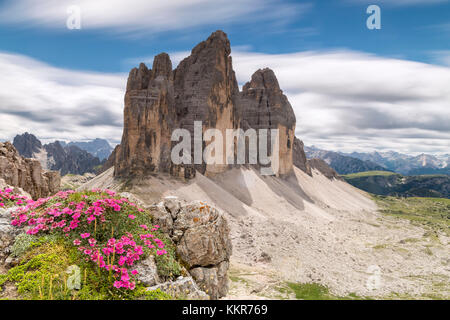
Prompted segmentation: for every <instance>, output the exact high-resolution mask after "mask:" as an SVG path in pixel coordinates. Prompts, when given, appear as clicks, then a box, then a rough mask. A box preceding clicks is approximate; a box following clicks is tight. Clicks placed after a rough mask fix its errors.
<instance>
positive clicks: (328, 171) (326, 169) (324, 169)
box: [308, 159, 342, 180]
mask: <svg viewBox="0 0 450 320" xmlns="http://www.w3.org/2000/svg"><path fill="white" fill-rule="evenodd" d="M308 163H309V165H310V167H311V168H312V169H316V170H318V171H319V172H320V173H322V174H323V175H324V176H325V177H327V178H328V179H338V180H342V178H341V176H340V175H339V174H338V173H337V172H336V171H335V170H334V169H333V168H331V167H330V166H329V165H328V164H327V163H326V162H325V161H323V160H322V159H310V160H308Z"/></svg>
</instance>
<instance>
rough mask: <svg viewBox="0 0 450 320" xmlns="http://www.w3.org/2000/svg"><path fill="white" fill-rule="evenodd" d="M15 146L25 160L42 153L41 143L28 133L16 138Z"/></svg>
mask: <svg viewBox="0 0 450 320" xmlns="http://www.w3.org/2000/svg"><path fill="white" fill-rule="evenodd" d="M13 145H14V147H15V148H16V149H17V151H18V152H19V154H20V155H21V156H23V157H25V158H33V157H34V154H36V153H38V152H40V150H41V149H42V143H41V141H39V139H38V138H36V137H35V136H34V135H32V134H30V133H28V132H25V133H24V134H22V135H17V136H15V137H14V140H13Z"/></svg>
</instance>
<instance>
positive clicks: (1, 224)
mask: <svg viewBox="0 0 450 320" xmlns="http://www.w3.org/2000/svg"><path fill="white" fill-rule="evenodd" d="M16 209H17V208H16V207H11V208H7V209H2V208H0V263H3V264H6V260H7V259H8V257H9V254H10V248H11V246H12V245H13V243H14V239H15V237H16V236H17V234H19V233H20V230H19V229H18V228H14V227H13V226H12V225H11V212H13V211H14V210H16ZM10 262H12V260H8V264H10Z"/></svg>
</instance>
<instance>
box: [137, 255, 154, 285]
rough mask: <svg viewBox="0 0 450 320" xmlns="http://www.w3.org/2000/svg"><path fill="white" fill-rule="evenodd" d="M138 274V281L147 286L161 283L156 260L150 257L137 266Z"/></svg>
mask: <svg viewBox="0 0 450 320" xmlns="http://www.w3.org/2000/svg"><path fill="white" fill-rule="evenodd" d="M136 270H137V271H138V272H139V273H138V280H139V281H140V282H142V284H143V285H145V286H154V285H156V284H158V283H159V282H160V280H159V276H158V269H157V267H156V262H155V258H154V257H153V256H149V257H148V258H147V259H145V260H144V261H141V262H140V263H138V265H137V266H136Z"/></svg>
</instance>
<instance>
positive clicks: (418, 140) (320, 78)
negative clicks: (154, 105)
mask: <svg viewBox="0 0 450 320" xmlns="http://www.w3.org/2000/svg"><path fill="white" fill-rule="evenodd" d="M233 62H234V69H235V71H236V74H237V77H238V80H239V82H240V83H241V84H242V83H243V82H246V81H248V80H249V79H250V77H251V75H252V73H253V72H254V71H255V70H257V69H258V68H264V67H270V68H271V69H273V70H274V71H275V74H276V75H277V77H278V80H279V82H280V86H281V88H282V89H283V90H284V91H285V93H286V95H287V96H288V98H289V100H290V102H291V104H292V106H293V108H294V111H295V113H296V116H297V136H299V137H300V138H302V139H303V140H304V141H305V143H307V144H315V145H317V146H320V147H323V148H328V149H340V150H341V151H352V150H356V149H364V150H367V149H391V148H392V149H395V150H396V151H399V152H407V153H408V152H409V153H417V152H448V151H449V150H450V86H449V83H450V68H446V67H440V66H435V65H429V64H423V63H418V62H413V61H406V60H398V59H389V58H382V57H377V56H374V55H369V54H365V53H360V52H354V51H336V52H302V53H293V54H280V55H270V54H261V53H251V52H234V53H233Z"/></svg>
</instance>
